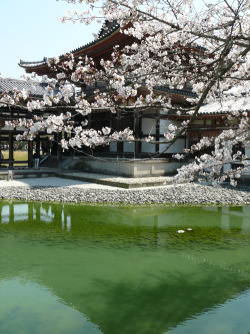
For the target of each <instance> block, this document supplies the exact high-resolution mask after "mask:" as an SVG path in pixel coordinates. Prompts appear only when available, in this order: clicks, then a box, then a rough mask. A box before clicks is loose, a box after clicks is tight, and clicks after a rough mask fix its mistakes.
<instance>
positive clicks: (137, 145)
mask: <svg viewBox="0 0 250 334" xmlns="http://www.w3.org/2000/svg"><path fill="white" fill-rule="evenodd" d="M134 122H135V125H134V131H135V139H140V130H141V129H140V127H141V126H140V123H141V122H140V114H139V111H138V110H136V113H135V120H134ZM139 153H141V143H140V142H139V141H137V142H135V155H137V154H139Z"/></svg>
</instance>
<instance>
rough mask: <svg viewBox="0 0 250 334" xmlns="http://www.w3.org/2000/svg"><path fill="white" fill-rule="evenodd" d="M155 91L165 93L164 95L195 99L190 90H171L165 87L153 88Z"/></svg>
mask: <svg viewBox="0 0 250 334" xmlns="http://www.w3.org/2000/svg"><path fill="white" fill-rule="evenodd" d="M154 89H155V90H158V91H161V92H166V93H171V94H177V95H184V96H191V97H194V98H195V97H197V95H196V94H195V93H193V92H192V91H191V90H184V89H176V88H174V89H171V88H169V87H166V86H155V87H154Z"/></svg>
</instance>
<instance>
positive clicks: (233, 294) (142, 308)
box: [0, 202, 250, 334]
mask: <svg viewBox="0 0 250 334" xmlns="http://www.w3.org/2000/svg"><path fill="white" fill-rule="evenodd" d="M188 229H192V230H188ZM178 230H183V231H184V233H178V232H177V231H178ZM249 315H250V207H212V206H211V207H184V206H182V207H181V206H147V207H125V206H121V207H118V206H85V205H82V206H79V205H59V204H49V203H47V204H41V203H21V202H0V333H1V334H12V333H13V334H29V333H32V334H39V333H43V334H50V333H53V334H57V333H58V334H64V333H70V334H76V333H81V334H82V333H84V334H100V333H105V334H161V333H171V334H182V333H183V334H184V333H185V334H189V333H190V334H196V333H197V334H198V333H199V334H211V333H213V334H223V333H225V334H230V333H232V334H235V333H237V334H241V333H242V334H243V333H244V334H247V333H249V332H250V316H249Z"/></svg>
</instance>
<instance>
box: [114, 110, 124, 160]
mask: <svg viewBox="0 0 250 334" xmlns="http://www.w3.org/2000/svg"><path fill="white" fill-rule="evenodd" d="M116 114H117V118H116V127H117V132H119V131H120V130H121V111H120V110H117V112H116ZM122 130H123V129H122ZM122 152H123V143H122V142H118V143H117V153H118V154H119V153H122Z"/></svg>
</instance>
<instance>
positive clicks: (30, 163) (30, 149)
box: [28, 140, 33, 168]
mask: <svg viewBox="0 0 250 334" xmlns="http://www.w3.org/2000/svg"><path fill="white" fill-rule="evenodd" d="M28 167H29V168H32V167H33V141H32V140H29V141H28Z"/></svg>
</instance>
